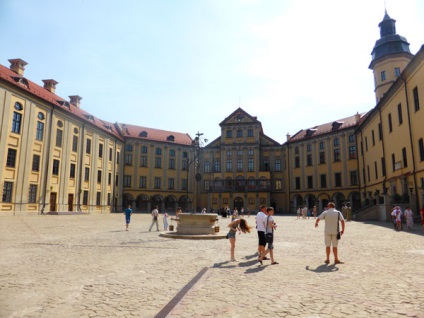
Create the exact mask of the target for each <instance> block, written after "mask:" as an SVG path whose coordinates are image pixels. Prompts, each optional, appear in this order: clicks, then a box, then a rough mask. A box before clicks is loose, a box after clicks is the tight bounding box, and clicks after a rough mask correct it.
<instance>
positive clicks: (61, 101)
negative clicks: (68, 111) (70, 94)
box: [57, 100, 70, 108]
mask: <svg viewBox="0 0 424 318" xmlns="http://www.w3.org/2000/svg"><path fill="white" fill-rule="evenodd" d="M57 102H58V103H59V105H60V106H65V107H66V108H69V107H70V104H69V103H68V102H67V101H65V100H58V101H57Z"/></svg>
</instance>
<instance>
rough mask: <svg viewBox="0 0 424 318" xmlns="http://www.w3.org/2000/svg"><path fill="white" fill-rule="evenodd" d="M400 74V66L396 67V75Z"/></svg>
mask: <svg viewBox="0 0 424 318" xmlns="http://www.w3.org/2000/svg"><path fill="white" fill-rule="evenodd" d="M398 76H400V67H395V77H398Z"/></svg>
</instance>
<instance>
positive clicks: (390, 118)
mask: <svg viewBox="0 0 424 318" xmlns="http://www.w3.org/2000/svg"><path fill="white" fill-rule="evenodd" d="M387 119H388V121H389V132H392V131H393V127H392V114H389V116H388V118H387Z"/></svg>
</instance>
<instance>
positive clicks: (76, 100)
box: [69, 95, 82, 108]
mask: <svg viewBox="0 0 424 318" xmlns="http://www.w3.org/2000/svg"><path fill="white" fill-rule="evenodd" d="M69 98H70V99H71V100H70V103H71V104H74V105H75V106H77V107H78V108H80V104H81V103H80V101H81V99H82V97H80V96H78V95H71V96H69Z"/></svg>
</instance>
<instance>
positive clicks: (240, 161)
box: [237, 159, 243, 171]
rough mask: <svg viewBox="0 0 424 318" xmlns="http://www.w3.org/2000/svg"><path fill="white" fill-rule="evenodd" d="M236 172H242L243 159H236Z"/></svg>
mask: <svg viewBox="0 0 424 318" xmlns="http://www.w3.org/2000/svg"><path fill="white" fill-rule="evenodd" d="M237 171H243V159H237Z"/></svg>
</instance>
